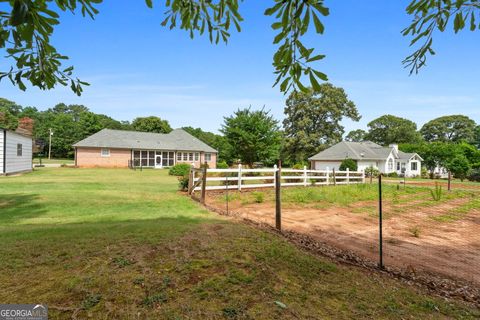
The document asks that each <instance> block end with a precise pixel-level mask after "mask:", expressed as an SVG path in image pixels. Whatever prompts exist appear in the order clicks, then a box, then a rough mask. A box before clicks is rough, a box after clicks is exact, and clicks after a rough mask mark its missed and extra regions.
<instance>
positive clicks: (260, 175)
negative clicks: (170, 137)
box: [188, 165, 365, 194]
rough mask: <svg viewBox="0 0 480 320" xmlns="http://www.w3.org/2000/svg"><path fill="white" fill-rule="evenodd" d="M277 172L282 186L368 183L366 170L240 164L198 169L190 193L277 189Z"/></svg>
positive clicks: (192, 175) (193, 176) (193, 172)
mask: <svg viewBox="0 0 480 320" xmlns="http://www.w3.org/2000/svg"><path fill="white" fill-rule="evenodd" d="M277 173H279V176H280V179H281V186H282V187H289V186H304V187H308V186H317V185H342V184H355V183H364V182H365V172H364V171H350V170H348V169H347V170H346V171H338V170H337V171H336V170H335V169H333V170H328V168H327V170H310V169H307V167H304V168H303V169H284V168H282V169H279V168H277V166H275V167H273V168H262V169H248V168H243V167H242V165H239V166H238V167H237V168H234V169H207V168H203V169H195V168H192V169H191V171H190V177H189V188H188V192H189V194H192V193H194V192H195V191H204V190H225V189H231V190H239V191H241V190H242V189H249V188H274V187H275V185H276V179H277Z"/></svg>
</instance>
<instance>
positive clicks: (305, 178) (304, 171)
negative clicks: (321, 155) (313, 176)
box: [303, 166, 307, 187]
mask: <svg viewBox="0 0 480 320" xmlns="http://www.w3.org/2000/svg"><path fill="white" fill-rule="evenodd" d="M303 186H305V187H306V186H307V166H303Z"/></svg>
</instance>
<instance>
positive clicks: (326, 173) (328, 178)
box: [325, 167, 330, 186]
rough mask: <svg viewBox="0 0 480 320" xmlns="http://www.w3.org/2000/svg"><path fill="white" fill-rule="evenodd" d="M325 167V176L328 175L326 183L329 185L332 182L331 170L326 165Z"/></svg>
mask: <svg viewBox="0 0 480 320" xmlns="http://www.w3.org/2000/svg"><path fill="white" fill-rule="evenodd" d="M325 169H326V170H325V171H326V172H325V176H326V177H327V179H326V181H325V182H326V185H327V186H328V185H329V184H330V172H329V171H328V167H326V168H325Z"/></svg>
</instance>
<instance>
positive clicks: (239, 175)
mask: <svg viewBox="0 0 480 320" xmlns="http://www.w3.org/2000/svg"><path fill="white" fill-rule="evenodd" d="M237 181H238V191H242V164H241V163H240V164H239V165H238V180H237Z"/></svg>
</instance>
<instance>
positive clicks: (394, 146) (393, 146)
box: [388, 143, 398, 152]
mask: <svg viewBox="0 0 480 320" xmlns="http://www.w3.org/2000/svg"><path fill="white" fill-rule="evenodd" d="M388 147H389V148H393V149H395V151H396V152H398V144H396V143H391V144H389V145H388Z"/></svg>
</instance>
